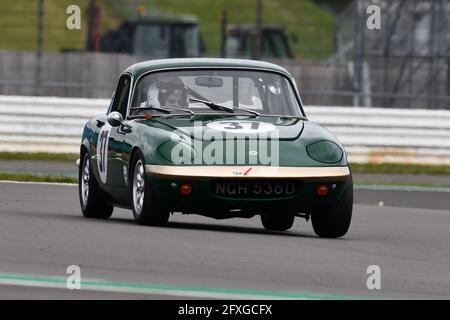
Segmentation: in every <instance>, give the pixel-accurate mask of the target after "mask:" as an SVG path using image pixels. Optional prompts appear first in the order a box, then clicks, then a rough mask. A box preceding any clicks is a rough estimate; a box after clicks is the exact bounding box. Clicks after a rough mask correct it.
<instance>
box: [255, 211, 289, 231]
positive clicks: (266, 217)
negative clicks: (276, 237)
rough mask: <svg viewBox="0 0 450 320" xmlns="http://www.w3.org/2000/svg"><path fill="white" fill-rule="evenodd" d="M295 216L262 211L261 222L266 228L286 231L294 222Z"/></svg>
mask: <svg viewBox="0 0 450 320" xmlns="http://www.w3.org/2000/svg"><path fill="white" fill-rule="evenodd" d="M294 219H295V216H294V215H292V214H277V213H275V214H274V213H263V214H262V215H261V222H262V224H263V226H264V228H265V229H266V230H272V231H286V230H288V229H290V228H291V227H292V225H293V224H294Z"/></svg>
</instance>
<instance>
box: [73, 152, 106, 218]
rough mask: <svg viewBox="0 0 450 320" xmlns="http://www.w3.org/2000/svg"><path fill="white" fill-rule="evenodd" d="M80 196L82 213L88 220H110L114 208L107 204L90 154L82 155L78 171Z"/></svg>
mask: <svg viewBox="0 0 450 320" xmlns="http://www.w3.org/2000/svg"><path fill="white" fill-rule="evenodd" d="M78 194H79V197H80V205H81V212H82V213H83V216H84V217H86V218H94V219H108V218H109V217H110V216H111V215H112V213H113V210H114V207H113V206H112V205H111V204H109V203H108V202H107V195H106V193H105V192H104V191H103V190H102V189H100V186H99V184H98V181H97V179H96V178H95V176H94V173H93V172H92V166H91V159H90V157H89V153H88V152H85V153H84V154H83V155H82V158H81V163H80V168H79V170H78Z"/></svg>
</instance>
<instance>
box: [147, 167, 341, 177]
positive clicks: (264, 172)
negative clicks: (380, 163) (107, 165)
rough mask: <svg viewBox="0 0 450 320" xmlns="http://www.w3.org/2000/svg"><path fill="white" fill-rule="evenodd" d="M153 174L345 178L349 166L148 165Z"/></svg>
mask: <svg viewBox="0 0 450 320" xmlns="http://www.w3.org/2000/svg"><path fill="white" fill-rule="evenodd" d="M145 171H146V172H147V173H148V174H150V175H153V176H165V177H180V178H184V177H189V178H243V177H245V178H345V177H347V176H349V175H350V170H349V168H348V167H270V166H242V167H239V166H160V165H146V166H145Z"/></svg>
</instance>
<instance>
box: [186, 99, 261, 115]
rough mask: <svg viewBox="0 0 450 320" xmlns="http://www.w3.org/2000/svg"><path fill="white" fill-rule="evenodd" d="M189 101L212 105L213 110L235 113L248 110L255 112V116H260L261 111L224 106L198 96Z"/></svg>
mask: <svg viewBox="0 0 450 320" xmlns="http://www.w3.org/2000/svg"><path fill="white" fill-rule="evenodd" d="M189 101H194V102H200V103H203V104H204V105H206V106H208V107H210V108H211V109H213V110H220V111H226V112H230V113H234V112H236V111H246V112H248V113H251V114H253V115H255V116H259V113H258V112H256V111H253V110H248V109H241V108H238V109H233V108H229V107H226V106H223V105H221V104H218V103H214V102H211V101H206V100H201V99H197V98H189Z"/></svg>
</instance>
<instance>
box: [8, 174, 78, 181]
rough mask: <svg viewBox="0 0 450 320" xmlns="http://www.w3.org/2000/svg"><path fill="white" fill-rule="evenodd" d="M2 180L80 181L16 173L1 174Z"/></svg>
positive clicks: (69, 178) (62, 177)
mask: <svg viewBox="0 0 450 320" xmlns="http://www.w3.org/2000/svg"><path fill="white" fill-rule="evenodd" d="M0 180H6V181H22V182H51V183H78V179H76V178H73V177H67V176H61V175H38V174H26V173H15V172H0Z"/></svg>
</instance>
